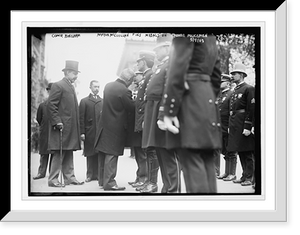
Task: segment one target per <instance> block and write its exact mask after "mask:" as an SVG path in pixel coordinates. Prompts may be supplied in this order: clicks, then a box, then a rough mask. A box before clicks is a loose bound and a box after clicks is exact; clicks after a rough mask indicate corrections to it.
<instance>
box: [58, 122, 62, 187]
mask: <svg viewBox="0 0 300 235" xmlns="http://www.w3.org/2000/svg"><path fill="white" fill-rule="evenodd" d="M59 132H60V190H62V183H63V182H62V174H63V173H62V162H63V155H62V134H63V133H62V128H61V129H60V130H59Z"/></svg>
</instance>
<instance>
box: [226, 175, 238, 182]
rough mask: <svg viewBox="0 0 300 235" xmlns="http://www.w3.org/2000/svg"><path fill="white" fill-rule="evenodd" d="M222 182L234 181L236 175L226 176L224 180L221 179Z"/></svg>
mask: <svg viewBox="0 0 300 235" xmlns="http://www.w3.org/2000/svg"><path fill="white" fill-rule="evenodd" d="M223 180H224V181H232V180H236V175H228V176H227V177H226V178H224V179H223Z"/></svg>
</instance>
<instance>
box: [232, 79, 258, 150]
mask: <svg viewBox="0 0 300 235" xmlns="http://www.w3.org/2000/svg"><path fill="white" fill-rule="evenodd" d="M229 108H230V117H229V138H228V146H227V150H228V151H237V152H244V151H254V150H255V139H254V135H253V133H251V134H250V135H249V136H245V135H243V134H242V133H243V130H244V129H246V130H249V131H251V129H252V127H253V126H254V123H253V121H254V120H253V119H254V112H255V88H254V87H253V86H251V85H249V84H247V83H245V82H243V83H242V84H239V85H237V86H236V87H235V88H234V91H233V93H232V94H231V97H230V106H229Z"/></svg>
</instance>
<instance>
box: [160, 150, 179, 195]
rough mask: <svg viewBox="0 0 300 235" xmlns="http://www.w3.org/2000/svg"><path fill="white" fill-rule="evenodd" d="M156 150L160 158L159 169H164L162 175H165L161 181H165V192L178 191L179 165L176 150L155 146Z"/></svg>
mask: <svg viewBox="0 0 300 235" xmlns="http://www.w3.org/2000/svg"><path fill="white" fill-rule="evenodd" d="M156 152H157V155H158V158H159V159H160V163H162V165H163V167H162V168H161V171H164V173H163V174H162V175H163V177H165V179H164V180H163V181H164V182H166V186H165V189H166V192H167V193H179V192H180V191H181V179H180V171H181V166H180V164H179V161H178V157H177V154H176V152H175V151H174V150H167V149H165V148H156Z"/></svg>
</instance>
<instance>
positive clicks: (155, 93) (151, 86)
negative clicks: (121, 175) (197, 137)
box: [140, 34, 181, 193]
mask: <svg viewBox="0 0 300 235" xmlns="http://www.w3.org/2000/svg"><path fill="white" fill-rule="evenodd" d="M171 40H172V36H171V35H170V34H161V35H160V36H159V37H158V38H157V41H156V46H155V48H154V49H153V50H154V51H155V54H156V58H157V60H158V61H159V62H160V63H159V64H158V65H157V68H156V70H155V72H154V74H153V75H152V77H151V78H150V80H149V83H148V86H147V88H146V93H145V95H146V97H145V98H146V105H145V117H144V129H143V139H142V146H143V148H149V147H150V148H153V147H154V148H155V150H156V154H157V158H156V157H155V156H154V155H150V156H149V155H148V154H147V157H150V160H149V161H148V163H149V165H148V169H149V174H150V180H149V184H148V185H146V187H144V188H143V189H142V190H141V191H140V192H142V193H149V192H157V190H158V187H157V174H158V169H159V168H160V171H161V175H162V181H163V188H162V190H161V192H162V193H179V192H180V191H181V188H180V169H181V168H180V165H179V161H178V157H177V154H176V152H175V151H174V150H168V149H166V132H165V130H162V129H163V128H161V127H160V128H159V126H158V123H157V122H158V120H160V119H162V117H160V115H159V114H160V112H159V111H160V106H161V105H162V101H163V93H164V88H165V82H166V78H167V70H168V62H169V53H170V46H171ZM157 160H158V162H159V165H158V162H157Z"/></svg>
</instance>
